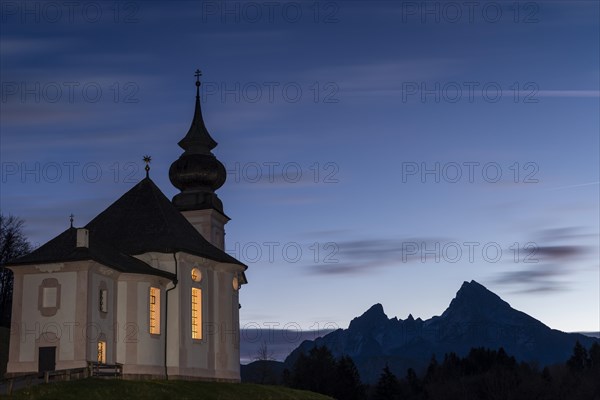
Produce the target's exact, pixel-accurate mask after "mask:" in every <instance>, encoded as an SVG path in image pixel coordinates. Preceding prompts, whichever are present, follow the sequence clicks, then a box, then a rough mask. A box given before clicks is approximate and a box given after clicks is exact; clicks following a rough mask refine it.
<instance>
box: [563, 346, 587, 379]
mask: <svg viewBox="0 0 600 400" xmlns="http://www.w3.org/2000/svg"><path fill="white" fill-rule="evenodd" d="M587 365H588V354H587V350H586V349H585V347H583V345H582V344H581V343H579V340H578V341H577V343H575V347H574V348H573V355H572V356H571V358H569V361H567V366H568V367H569V368H570V369H571V370H572V371H576V372H578V371H583V370H584V369H585V368H586V367H587Z"/></svg>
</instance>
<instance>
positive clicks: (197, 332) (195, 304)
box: [192, 288, 202, 339]
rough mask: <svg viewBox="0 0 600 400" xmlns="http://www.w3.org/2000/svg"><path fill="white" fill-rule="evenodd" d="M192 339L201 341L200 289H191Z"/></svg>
mask: <svg viewBox="0 0 600 400" xmlns="http://www.w3.org/2000/svg"><path fill="white" fill-rule="evenodd" d="M192 339H202V289H198V288H192Z"/></svg>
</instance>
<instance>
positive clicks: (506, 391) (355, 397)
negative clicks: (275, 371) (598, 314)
mask: <svg viewBox="0 0 600 400" xmlns="http://www.w3.org/2000/svg"><path fill="white" fill-rule="evenodd" d="M283 381H284V384H285V385H287V386H290V387H293V388H298V389H305V390H311V391H313V392H318V393H322V394H326V395H329V396H331V397H333V398H335V399H338V400H438V399H439V400H471V399H472V400H487V399H489V400H495V399H502V400H531V399H538V400H579V399H581V400H584V399H585V400H600V345H599V344H598V343H594V344H593V345H592V346H591V348H590V349H589V350H588V349H586V348H585V347H583V346H582V345H581V344H580V343H579V342H577V344H576V345H575V347H574V349H573V354H572V356H571V357H570V358H569V360H568V361H567V362H566V363H565V364H562V365H555V366H552V367H545V368H543V369H540V368H538V367H537V366H536V365H532V364H528V363H524V362H521V363H519V362H517V361H516V360H515V358H514V357H511V356H509V355H508V354H506V352H505V351H504V350H503V349H499V350H489V349H484V348H475V349H472V350H471V351H470V352H469V354H468V355H467V356H465V357H462V358H461V357H458V356H457V355H456V354H454V353H450V354H446V355H445V356H444V359H443V360H442V361H438V360H437V359H436V358H435V356H433V357H432V358H431V361H430V363H429V366H428V367H427V369H426V371H425V372H424V373H423V374H421V376H419V375H418V374H417V373H416V371H414V370H413V369H412V368H409V369H408V370H407V371H406V374H405V376H402V377H399V376H397V375H395V374H394V373H393V372H392V371H391V370H390V368H389V367H387V366H386V367H385V368H384V369H383V370H382V372H381V375H380V377H379V381H378V382H377V384H376V385H372V386H367V385H363V384H362V383H361V381H360V376H359V373H358V370H357V369H356V365H355V364H354V362H353V361H352V359H351V358H350V357H341V358H339V359H336V358H334V357H333V355H332V354H331V352H330V351H329V349H327V348H326V347H315V348H313V349H312V350H311V351H310V352H309V353H308V354H302V355H300V357H299V358H298V359H297V360H296V362H295V364H294V366H293V368H292V369H291V370H285V371H284V373H283Z"/></svg>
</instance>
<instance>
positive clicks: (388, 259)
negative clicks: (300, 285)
mask: <svg viewBox="0 0 600 400" xmlns="http://www.w3.org/2000/svg"><path fill="white" fill-rule="evenodd" d="M444 241H447V240H444V239H440V238H433V237H431V238H403V239H398V240H391V239H365V240H349V241H344V242H331V243H332V245H333V246H334V247H333V248H330V249H325V250H328V251H330V252H329V257H328V258H326V259H324V260H323V262H322V263H321V264H317V265H311V266H310V267H309V271H311V273H315V274H320V275H355V274H364V273H371V272H372V271H373V270H374V269H378V268H383V267H386V266H389V265H397V264H400V263H407V262H411V261H414V260H416V259H420V257H421V252H420V251H415V250H416V248H418V249H419V250H421V249H424V248H425V249H426V248H435V246H436V244H439V243H440V242H444Z"/></svg>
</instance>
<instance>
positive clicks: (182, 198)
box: [169, 70, 229, 250]
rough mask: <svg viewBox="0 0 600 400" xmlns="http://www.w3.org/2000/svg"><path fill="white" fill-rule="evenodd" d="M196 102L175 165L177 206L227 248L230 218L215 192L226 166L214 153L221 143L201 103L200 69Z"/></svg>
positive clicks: (171, 173) (172, 174) (207, 235)
mask: <svg viewBox="0 0 600 400" xmlns="http://www.w3.org/2000/svg"><path fill="white" fill-rule="evenodd" d="M195 76H196V105H195V109H194V118H193V119H192V125H191V126H190V129H189V130H188V132H187V134H186V135H185V137H184V138H183V139H181V140H180V141H179V143H178V144H179V147H181V148H182V149H183V150H184V152H183V154H182V155H181V156H180V157H179V158H178V159H177V160H176V161H175V162H174V163H173V164H171V168H170V169H169V179H170V180H171V183H172V184H173V186H175V187H176V188H177V189H179V190H180V191H181V193H178V194H177V195H175V197H173V205H174V206H175V207H177V208H178V209H179V211H181V213H182V214H183V216H184V217H186V218H187V220H188V221H189V222H190V223H191V224H192V225H193V226H194V227H195V228H196V229H197V230H198V232H200V234H201V235H202V236H204V238H205V239H206V240H208V241H209V242H210V243H212V244H213V245H214V246H216V247H218V248H219V249H221V250H225V224H226V223H227V222H228V221H229V217H227V215H225V213H224V212H223V203H222V202H221V200H220V199H219V197H218V196H217V194H216V193H215V190H217V189H219V188H220V187H221V186H223V184H224V183H225V180H226V179H227V172H226V171H225V167H224V166H223V164H221V162H220V161H219V160H217V158H216V157H215V155H214V154H213V153H212V152H211V150H212V149H214V148H215V147H216V146H217V142H215V140H214V139H213V138H212V137H211V136H210V134H209V133H208V130H207V129H206V126H205V125H204V120H203V119H202V109H201V106H200V76H202V73H201V72H200V70H196V73H195Z"/></svg>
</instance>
